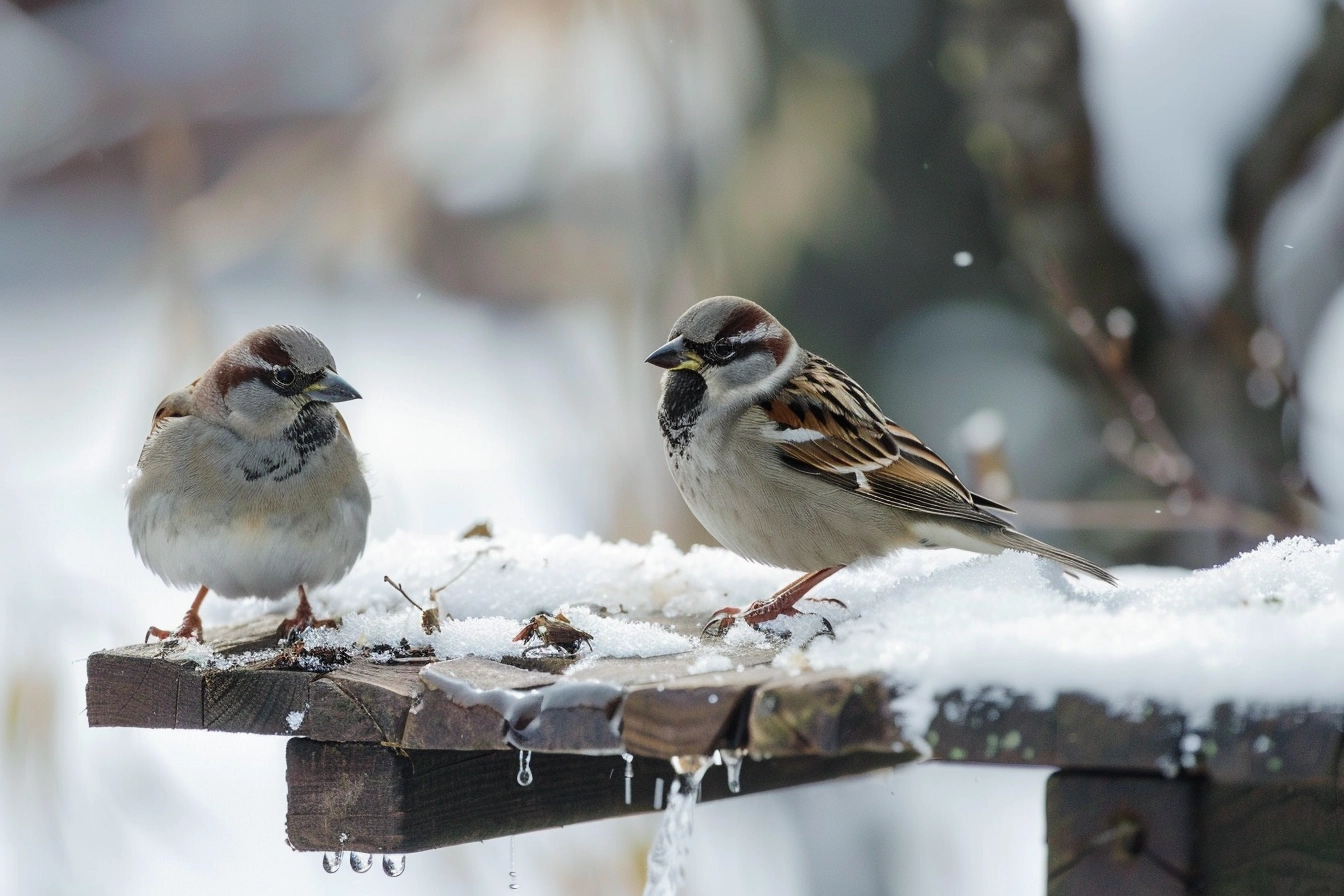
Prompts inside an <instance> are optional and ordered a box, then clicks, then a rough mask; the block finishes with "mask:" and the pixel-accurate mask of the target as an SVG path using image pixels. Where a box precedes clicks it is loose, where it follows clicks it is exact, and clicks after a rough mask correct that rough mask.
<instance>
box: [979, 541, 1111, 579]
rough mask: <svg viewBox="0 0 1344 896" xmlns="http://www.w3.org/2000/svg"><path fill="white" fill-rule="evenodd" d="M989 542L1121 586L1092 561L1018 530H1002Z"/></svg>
mask: <svg viewBox="0 0 1344 896" xmlns="http://www.w3.org/2000/svg"><path fill="white" fill-rule="evenodd" d="M989 540H990V541H992V542H993V543H994V544H996V545H998V546H1000V547H1004V548H1009V549H1011V550H1015V551H1027V552H1029V553H1032V554H1036V555H1037V556H1040V557H1046V558H1048V559H1050V560H1053V561H1055V562H1056V563H1058V564H1060V565H1061V566H1063V567H1064V568H1066V569H1071V570H1073V571H1074V572H1080V573H1083V574H1084V575H1089V576H1091V577H1092V578H1094V579H1101V580H1102V581H1103V582H1105V583H1106V584H1108V585H1118V584H1120V583H1119V582H1118V581H1117V580H1116V578H1115V576H1113V575H1111V574H1110V573H1109V572H1107V571H1106V570H1104V569H1102V568H1101V567H1100V566H1098V565H1097V564H1095V563H1093V562H1092V561H1091V560H1084V559H1083V558H1082V557H1078V556H1075V555H1074V554H1070V553H1069V552H1068V551H1061V550H1060V549H1059V548H1057V547H1053V546H1051V545H1048V544H1046V543H1045V542H1043V541H1038V540H1037V539H1035V538H1032V537H1031V536H1030V535H1023V534H1022V533H1021V532H1019V531H1017V530H1016V529H1009V528H1004V529H1001V530H999V531H998V532H995V533H994V534H993V535H991V536H990V539H989Z"/></svg>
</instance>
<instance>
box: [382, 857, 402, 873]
mask: <svg viewBox="0 0 1344 896" xmlns="http://www.w3.org/2000/svg"><path fill="white" fill-rule="evenodd" d="M405 871H406V857H405V856H383V873H384V874H386V875H387V876H388V877H401V875H402V873H403V872H405Z"/></svg>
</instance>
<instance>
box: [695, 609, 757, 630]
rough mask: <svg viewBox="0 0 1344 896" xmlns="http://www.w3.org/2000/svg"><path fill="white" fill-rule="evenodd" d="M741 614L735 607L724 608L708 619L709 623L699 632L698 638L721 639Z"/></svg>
mask: <svg viewBox="0 0 1344 896" xmlns="http://www.w3.org/2000/svg"><path fill="white" fill-rule="evenodd" d="M753 606H754V604H753ZM741 613H742V611H741V610H739V609H738V608H737V607H724V608H723V609H722V610H719V611H718V612H716V613H715V614H714V615H713V616H711V617H709V622H707V623H705V627H704V628H703V629H701V630H700V637H702V638H706V637H709V638H722V637H723V636H724V635H726V634H727V633H728V629H730V628H732V627H733V623H734V622H736V621H737V620H738V618H739V617H740V615H741Z"/></svg>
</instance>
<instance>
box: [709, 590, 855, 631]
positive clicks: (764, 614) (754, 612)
mask: <svg viewBox="0 0 1344 896" xmlns="http://www.w3.org/2000/svg"><path fill="white" fill-rule="evenodd" d="M808 600H814V601H816V602H817V603H828V604H836V605H838V606H840V607H844V608H845V609H848V607H845V604H844V603H842V602H841V601H838V600H835V599H833V598H829V597H822V598H808ZM772 603H773V601H769V600H758V601H756V602H755V603H754V604H752V605H751V606H749V607H747V608H746V609H745V610H739V609H738V608H737V607H724V608H723V609H722V610H719V611H718V612H716V613H715V614H714V615H713V616H711V617H710V619H709V622H708V623H707V624H706V625H705V627H704V629H703V630H702V631H701V632H700V636H701V637H702V638H704V637H710V638H722V637H723V636H724V635H726V634H727V633H728V630H729V629H730V628H732V627H733V625H734V624H735V623H737V622H739V621H741V622H745V623H746V624H747V625H749V626H751V627H752V628H754V629H757V630H759V629H760V627H761V626H762V625H764V624H765V623H767V622H772V621H774V620H776V619H778V618H780V617H781V616H817V617H819V618H820V619H821V631H820V632H818V633H817V634H819V635H827V636H829V637H830V638H831V639H832V640H834V638H835V627H834V626H832V625H831V620H829V619H827V618H826V617H825V616H823V615H822V614H820V613H803V612H802V611H801V610H798V609H797V608H795V607H776V606H772Z"/></svg>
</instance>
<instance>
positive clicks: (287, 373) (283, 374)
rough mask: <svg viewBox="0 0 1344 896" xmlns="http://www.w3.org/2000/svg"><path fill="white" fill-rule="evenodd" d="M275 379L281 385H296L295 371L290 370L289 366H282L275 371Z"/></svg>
mask: <svg viewBox="0 0 1344 896" xmlns="http://www.w3.org/2000/svg"><path fill="white" fill-rule="evenodd" d="M275 381H276V382H277V383H279V384H280V385H281V386H292V385H294V371H292V370H290V369H289V368H288V367H281V368H280V369H279V370H277V371H276V372H275Z"/></svg>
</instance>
